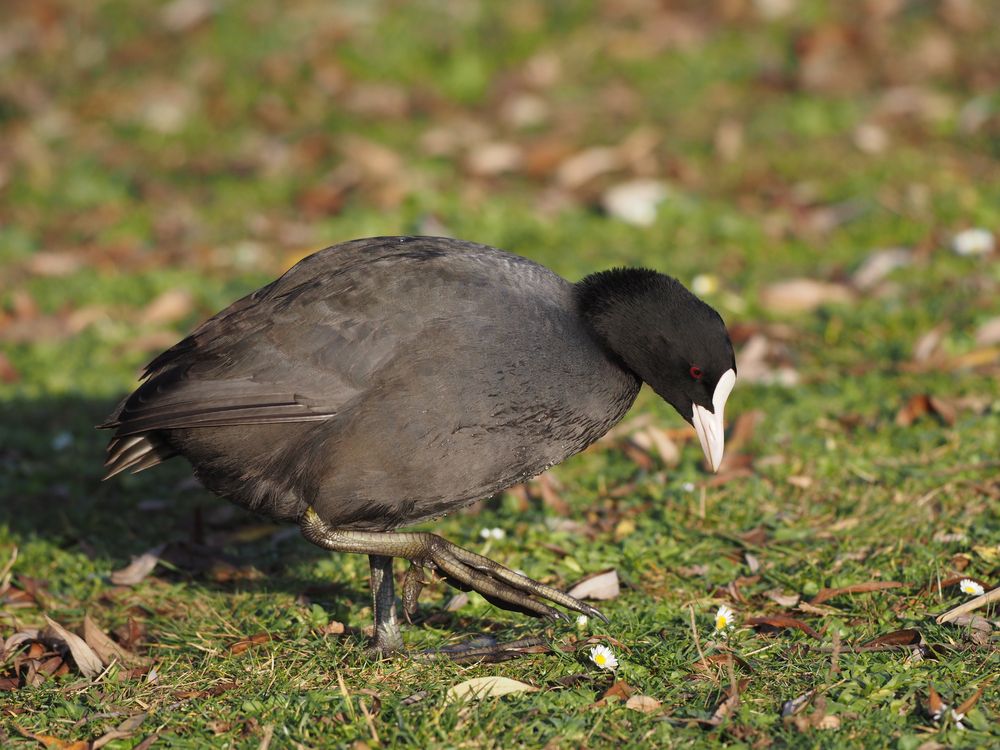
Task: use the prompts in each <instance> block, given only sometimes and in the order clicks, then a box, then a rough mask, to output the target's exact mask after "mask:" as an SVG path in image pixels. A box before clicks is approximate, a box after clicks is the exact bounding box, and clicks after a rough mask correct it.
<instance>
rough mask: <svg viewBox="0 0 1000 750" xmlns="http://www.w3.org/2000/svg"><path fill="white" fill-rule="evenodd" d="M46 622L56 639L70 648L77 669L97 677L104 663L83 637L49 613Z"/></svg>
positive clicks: (88, 675)
mask: <svg viewBox="0 0 1000 750" xmlns="http://www.w3.org/2000/svg"><path fill="white" fill-rule="evenodd" d="M45 622H46V623H48V626H49V627H48V628H47V629H46V630H47V631H51V633H52V635H53V637H54V638H55V639H56V640H59V641H62V642H63V643H65V644H66V646H67V647H68V648H69V652H70V654H71V655H72V657H73V661H74V662H76V666H77V669H79V670H80V673H81V674H82V675H83V676H84V677H91V678H93V677H97V675H99V674H100V673H101V672H102V670H103V669H104V665H103V664H101V660H100V658H99V657H98V656H97V654H95V653H94V650H93V649H92V648H91V647H90V646H88V645H87V642H86V641H85V640H83V638H81V637H80V636H78V635H76V634H75V633H71V632H69V631H68V630H66V628H64V627H63V626H62V625H60V624H59V623H58V622H56V621H55V620H53V619H52V618H51V617H49V616H48V615H46V616H45ZM42 636H43V638H44V637H45V636H46V633H43V634H42Z"/></svg>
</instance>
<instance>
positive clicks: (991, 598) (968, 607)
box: [935, 586, 1000, 625]
mask: <svg viewBox="0 0 1000 750" xmlns="http://www.w3.org/2000/svg"><path fill="white" fill-rule="evenodd" d="M995 601H1000V586H997V587H996V588H995V589H993V590H992V591H987V592H986V593H985V594H982V595H981V596H977V597H976V598H975V599H969V601H967V602H964V603H962V604H959V605H958V606H957V607H955V608H954V609H949V610H948V611H947V612H945V613H944V614H943V615H941V616H939V617H938V618H937V620H935V622H937V624H938V625H943V624H944V623H946V622H951V621H952V620H954V619H955V618H957V617H961V616H962V615H964V614H966V613H968V612H972V611H973V610H975V609H979V608H980V607H985V606H986V605H987V604H992V603H993V602H995Z"/></svg>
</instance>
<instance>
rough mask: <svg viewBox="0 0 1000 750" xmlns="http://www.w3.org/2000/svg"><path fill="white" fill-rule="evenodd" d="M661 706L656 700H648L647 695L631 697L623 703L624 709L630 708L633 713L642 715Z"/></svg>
mask: <svg viewBox="0 0 1000 750" xmlns="http://www.w3.org/2000/svg"><path fill="white" fill-rule="evenodd" d="M661 705H662V704H661V703H660V702H659V701H658V700H656V698H650V697H649V696H648V695H633V696H632V697H631V698H629V699H628V700H627V701H625V708H631V709H632V710H633V711H639V712H640V713H644V714H649V713H652V712H653V711H656V710H657V709H659V708H660V706H661Z"/></svg>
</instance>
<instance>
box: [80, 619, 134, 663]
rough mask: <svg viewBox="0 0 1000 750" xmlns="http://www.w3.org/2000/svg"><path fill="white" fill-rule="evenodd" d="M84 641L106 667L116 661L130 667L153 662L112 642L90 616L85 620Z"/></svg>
mask: <svg viewBox="0 0 1000 750" xmlns="http://www.w3.org/2000/svg"><path fill="white" fill-rule="evenodd" d="M83 640H85V641H86V642H87V645H88V646H90V647H91V648H92V649H94V652H95V653H96V654H97V656H98V657H99V658H100V660H101V662H102V663H103V664H104V666H108V665H109V664H110V663H111V662H112V661H114V660H116V659H117V660H118V662H120V663H121V664H123V665H125V666H129V667H131V666H139V665H145V664H149V663H150V661H151V660H150V659H145V658H143V657H141V656H139V655H137V654H133V653H132V652H131V651H128V650H127V649H124V648H122V647H121V646H119V645H118V644H117V643H115V642H114V641H113V640H111V638H109V637H108V636H107V635H106V634H105V633H104V631H103V630H101V629H100V628H99V627H98V626H97V623H95V622H94V621H93V620H92V619H91V618H90V615H85V616H84V618H83Z"/></svg>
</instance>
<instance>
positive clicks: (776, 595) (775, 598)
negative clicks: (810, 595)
mask: <svg viewBox="0 0 1000 750" xmlns="http://www.w3.org/2000/svg"><path fill="white" fill-rule="evenodd" d="M764 596H766V597H767V598H768V599H770V600H771V601H772V602H774V603H775V604H780V605H781V606H782V607H794V606H795V605H797V604H798V603H799V599H800V598H801V597H800V596H799V595H798V594H786V593H784V592H782V591H781V590H780V589H770V590H769V591H765V592H764Z"/></svg>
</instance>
